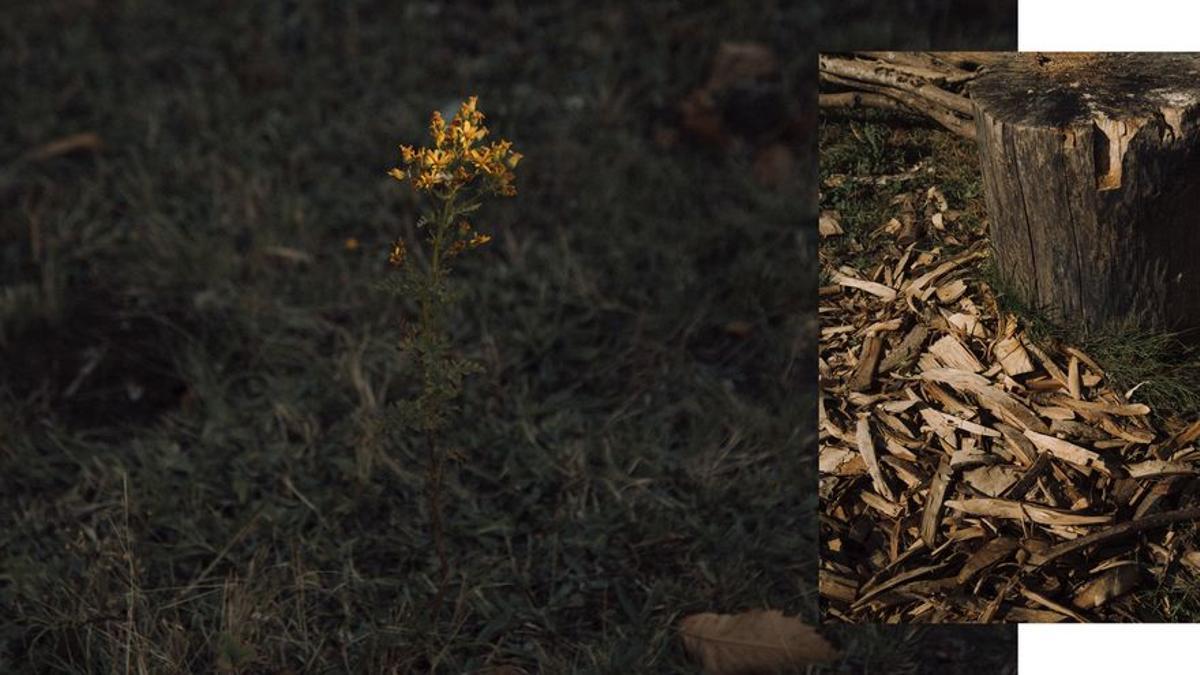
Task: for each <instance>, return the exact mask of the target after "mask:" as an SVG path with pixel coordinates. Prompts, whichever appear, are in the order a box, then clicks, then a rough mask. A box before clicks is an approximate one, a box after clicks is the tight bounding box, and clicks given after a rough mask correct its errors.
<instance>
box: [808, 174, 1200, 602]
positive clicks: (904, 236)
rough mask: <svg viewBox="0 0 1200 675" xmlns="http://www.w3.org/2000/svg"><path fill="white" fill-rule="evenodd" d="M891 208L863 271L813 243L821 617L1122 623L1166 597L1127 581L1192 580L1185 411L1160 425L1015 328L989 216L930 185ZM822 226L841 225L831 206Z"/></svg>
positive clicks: (1193, 430) (1197, 498)
mask: <svg viewBox="0 0 1200 675" xmlns="http://www.w3.org/2000/svg"><path fill="white" fill-rule="evenodd" d="M895 205H896V207H897V214H898V215H897V218H893V219H892V220H891V221H889V223H887V224H884V225H882V226H881V227H880V228H879V229H878V231H876V232H873V233H871V234H870V235H869V238H870V239H871V241H873V242H874V245H873V246H872V247H871V251H870V252H869V253H870V255H869V256H867V257H868V258H869V259H870V260H871V261H872V262H871V264H870V267H869V268H866V269H858V268H854V267H851V266H848V265H846V264H845V261H844V260H835V259H833V257H834V256H833V255H832V254H831V253H829V252H827V251H826V250H825V249H826V247H824V246H823V247H822V266H823V270H824V272H825V278H826V279H827V280H828V282H829V283H828V285H826V286H823V287H822V288H821V291H820V295H821V300H820V316H821V326H822V328H821V346H820V363H819V368H820V378H821V398H820V410H819V415H820V471H821V485H820V494H821V500H822V509H821V511H822V513H821V547H822V561H821V574H820V593H821V596H822V599H823V603H824V604H823V606H824V608H825V610H826V612H827V617H828V618H831V619H835V620H840V621H847V622H874V623H886V622H926V621H928V622H993V621H1017V622H1044V621H1063V620H1074V621H1129V620H1137V619H1139V618H1141V617H1143V616H1146V614H1144V613H1142V612H1141V611H1140V610H1142V609H1145V606H1144V604H1142V605H1139V603H1145V602H1147V600H1146V598H1147V597H1150V598H1157V600H1153V599H1152V600H1149V602H1160V603H1161V602H1169V600H1167V599H1165V598H1166V597H1167V596H1165V595H1164V594H1159V595H1155V594H1141V595H1139V594H1138V593H1136V591H1146V590H1150V591H1153V590H1154V589H1156V588H1160V587H1162V586H1164V585H1166V584H1165V582H1166V581H1169V580H1170V579H1168V577H1171V579H1174V578H1175V576H1174V575H1185V576H1184V577H1182V578H1184V579H1190V577H1188V576H1186V575H1191V574H1195V573H1197V572H1198V571H1200V552H1197V551H1196V550H1195V549H1194V548H1193V546H1194V538H1193V537H1190V536H1182V535H1184V534H1185V533H1186V532H1187V531H1189V529H1190V528H1191V527H1192V524H1193V523H1194V521H1196V520H1197V519H1200V481H1197V480H1195V478H1194V477H1195V476H1196V474H1197V469H1198V467H1200V450H1197V449H1196V447H1195V445H1194V442H1195V441H1196V439H1197V438H1198V437H1200V422H1198V423H1193V424H1191V425H1185V424H1183V423H1178V422H1174V421H1172V422H1162V423H1159V424H1158V425H1157V428H1156V426H1155V425H1154V424H1152V423H1151V416H1150V412H1151V411H1150V409H1149V408H1148V407H1147V406H1146V405H1144V404H1140V403H1134V402H1131V401H1130V397H1131V396H1132V395H1133V394H1132V393H1129V392H1127V393H1124V394H1123V393H1122V392H1118V391H1114V390H1113V388H1112V387H1111V385H1110V383H1109V382H1108V381H1107V379H1106V376H1105V371H1104V368H1103V366H1102V364H1098V363H1096V361H1095V360H1093V359H1092V358H1091V357H1090V356H1089V355H1088V354H1086V353H1084V352H1083V351H1081V350H1079V349H1075V348H1073V347H1070V346H1065V345H1064V346H1058V345H1039V344H1037V343H1035V342H1034V341H1033V340H1032V339H1030V337H1029V336H1028V335H1027V334H1026V333H1025V331H1024V330H1023V329H1022V327H1021V325H1020V323H1019V321H1018V320H1017V319H1016V318H1014V317H1013V316H1011V315H1008V314H1005V313H1003V312H1002V311H1001V310H1000V309H999V308H998V306H997V303H996V300H995V296H994V294H993V293H992V291H991V290H990V289H989V288H988V286H987V284H986V283H985V282H984V281H982V280H981V278H980V273H979V266H980V263H981V261H982V260H984V259H986V258H987V256H988V255H989V253H988V242H987V239H986V231H985V229H986V223H983V224H980V225H978V226H976V227H974V228H967V227H966V226H964V225H962V223H960V222H958V218H957V216H958V214H957V213H955V212H954V211H951V210H949V209H948V207H947V204H946V201H945V198H944V197H942V196H941V195H940V193H938V192H937V189H936V188H932V189H929V190H927V191H917V192H915V193H913V194H902V195H901V196H900V197H898V198H897V200H896V202H895ZM821 234H822V237H824V238H829V237H839V236H843V235H842V233H841V227H840V226H839V224H838V216H837V214H836V213H831V212H826V213H823V214H822V218H821ZM949 251H956V252H954V253H950V252H949ZM857 259H860V260H861V259H863V256H861V255H860V256H857ZM1139 598H1140V600H1139ZM1155 610H1156V612H1157V614H1155V615H1158V616H1161V615H1162V614H1163V613H1164V612H1168V613H1169V611H1170V608H1169V607H1161V606H1160V607H1157V608H1155Z"/></svg>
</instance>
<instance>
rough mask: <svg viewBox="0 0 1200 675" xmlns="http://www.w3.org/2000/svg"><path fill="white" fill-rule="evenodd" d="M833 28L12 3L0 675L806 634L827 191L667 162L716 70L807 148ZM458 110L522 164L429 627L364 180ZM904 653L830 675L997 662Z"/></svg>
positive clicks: (419, 512)
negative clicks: (747, 613) (684, 116)
mask: <svg viewBox="0 0 1200 675" xmlns="http://www.w3.org/2000/svg"><path fill="white" fill-rule="evenodd" d="M816 13H817V10H816V9H815V8H813V9H809V8H807V5H804V6H802V5H800V4H795V5H792V4H790V3H789V4H788V5H786V6H784V5H768V6H767V7H766V8H765V9H764V8H763V7H762V6H758V5H752V4H750V3H718V4H713V5H711V6H707V7H705V8H691V9H688V10H686V11H685V10H684V9H682V8H681V7H679V6H678V5H677V4H676V3H670V2H654V3H627V4H625V3H618V4H607V5H606V4H599V5H582V4H581V5H580V6H578V7H574V8H562V7H559V6H558V5H556V4H553V3H547V4H544V5H542V4H536V5H526V4H524V3H505V2H496V3H481V4H474V3H463V4H459V3H447V4H438V3H424V2H421V3H416V2H414V3H371V2H357V3H318V2H303V1H294V2H263V3H239V2H206V3H192V4H188V5H186V7H185V6H184V5H177V6H175V7H170V8H168V6H167V5H165V4H157V3H145V2H133V1H129V2H112V3H108V2H82V1H80V2H47V3H27V4H24V5H7V6H6V8H5V9H4V10H3V14H2V15H0V100H4V101H5V107H4V116H3V124H0V206H2V210H0V612H2V614H3V618H2V619H0V671H3V672H10V671H29V672H49V671H54V672H63V671H65V672H117V671H119V672H231V673H232V672H244V673H254V672H297V673H299V672H402V673H403V672H444V673H458V672H476V671H480V670H483V669H485V668H489V667H490V668H493V669H495V668H498V667H501V666H505V665H511V666H513V667H518V668H523V669H525V670H527V671H528V672H545V673H559V672H562V673H567V672H612V673H625V672H654V673H671V672H679V673H689V672H695V667H694V666H692V665H691V664H690V663H689V662H688V661H687V660H686V658H685V655H684V654H683V653H682V650H681V649H680V647H679V645H678V640H677V638H676V636H675V631H674V627H673V626H674V624H675V623H676V622H677V620H678V618H679V617H680V616H682V615H684V614H687V613H691V612H696V611H720V612H734V611H740V610H743V609H750V608H761V607H772V608H777V609H782V610H785V611H787V612H789V613H791V614H796V615H800V616H802V617H804V618H806V619H808V620H813V621H815V620H816V600H815V595H816V593H815V584H814V583H813V580H814V578H815V569H816V566H815V564H814V563H815V560H814V556H815V555H816V550H815V546H814V543H815V541H814V538H815V536H816V530H815V526H814V522H813V517H814V510H815V505H816V504H815V502H816V493H815V490H814V489H812V486H815V482H814V481H815V466H813V461H812V458H813V449H814V448H813V441H814V440H815V429H814V428H813V422H812V420H813V419H815V413H814V405H813V404H814V400H815V399H814V398H813V396H812V394H813V392H812V387H811V382H813V381H815V379H814V378H815V368H814V363H813V359H812V358H811V352H812V350H813V349H814V345H815V336H816V332H815V327H816V323H815V317H813V316H812V313H811V312H812V308H813V306H814V305H815V285H816V283H817V279H816V276H815V274H813V273H811V272H810V271H808V270H813V269H815V241H813V240H812V238H810V236H809V233H808V230H807V228H805V227H803V223H804V222H808V221H807V220H806V216H807V214H808V213H809V212H810V211H811V209H812V208H813V207H814V206H815V204H814V203H812V202H813V200H812V197H810V196H808V195H810V194H812V193H813V192H814V190H813V183H812V181H813V179H814V178H815V176H810V175H809V173H808V172H805V171H799V172H798V175H796V176H794V177H793V179H792V180H791V181H789V182H784V183H783V184H781V185H779V186H776V187H773V188H768V187H764V186H763V185H761V184H759V183H758V182H756V181H755V180H754V179H753V178H752V177H751V173H752V171H751V168H750V157H748V156H747V155H746V153H744V152H739V151H737V149H736V148H735V149H734V150H733V151H729V152H722V151H717V150H715V149H713V148H711V147H707V146H704V145H701V144H698V143H689V142H687V141H686V139H685V140H684V141H683V142H679V143H676V144H674V145H670V146H669V147H666V146H664V145H663V144H662V143H659V142H656V140H655V139H656V136H657V134H656V130H658V129H660V128H662V127H667V128H670V127H671V126H672V125H673V124H674V123H675V119H674V115H675V109H676V105H677V103H678V101H679V100H680V99H681V98H682V97H684V96H685V95H686V94H687V93H688V92H689V91H691V90H692V89H694V88H695V87H697V86H698V85H700V84H701V83H702V82H703V81H704V80H705V78H707V77H708V69H709V64H710V63H711V60H712V58H713V55H714V53H715V52H716V50H717V48H718V47H719V45H720V43H721V42H723V41H727V40H736V41H758V42H761V43H764V44H766V45H768V46H771V47H772V48H773V49H774V51H775V52H776V54H777V56H778V57H779V60H780V62H781V75H780V87H781V91H782V94H783V95H782V105H783V106H785V107H786V110H787V111H788V112H789V113H794V112H801V113H802V112H803V110H802V108H803V107H804V106H805V105H807V102H808V99H809V96H808V92H807V88H809V87H811V81H812V74H811V70H810V69H811V68H813V67H814V66H813V63H814V58H813V57H814V54H815V50H814V45H813V43H812V42H811V40H809V39H807V37H806V36H811V35H812V32H813V31H812V29H811V26H813V25H815V21H816V18H817V17H816ZM797 36H800V38H801V39H798V38H797ZM802 90H804V91H802ZM470 94H477V95H478V96H479V97H480V107H481V109H483V110H484V112H486V113H487V114H488V116H489V125H490V126H491V128H492V131H493V133H494V134H495V135H497V136H503V137H506V138H509V139H511V140H512V141H513V143H514V146H515V148H516V149H517V150H519V151H520V152H522V153H524V155H525V157H526V159H525V161H524V162H523V163H522V164H521V166H520V168H519V171H518V181H517V187H518V190H519V194H518V196H517V197H516V198H514V199H512V200H507V201H504V202H502V203H492V204H489V205H486V206H485V207H484V211H483V212H482V214H481V220H485V221H486V223H487V224H488V225H490V226H491V230H490V231H492V232H493V233H494V234H495V236H496V239H495V241H493V242H492V244H490V245H489V246H488V247H485V248H484V249H481V250H480V251H479V252H478V255H474V256H473V257H470V258H465V259H464V260H463V261H462V264H461V265H460V266H459V268H458V269H457V279H458V281H459V283H460V284H461V287H462V289H463V291H464V297H463V302H462V303H461V306H460V310H459V311H458V312H456V314H455V316H454V320H453V322H452V325H453V333H454V339H455V341H456V344H458V345H460V346H461V350H462V352H463V354H464V355H465V356H467V357H469V358H472V359H474V360H476V361H479V362H480V363H482V364H483V366H484V370H483V373H482V374H480V375H477V376H474V377H473V378H472V379H470V380H469V381H468V383H467V386H466V390H465V393H464V397H463V400H462V411H461V414H460V418H459V420H458V421H457V423H456V424H454V425H453V430H452V431H451V432H450V433H449V434H448V436H447V439H446V441H447V444H448V445H450V446H451V447H453V448H454V449H455V451H456V452H455V457H456V458H457V460H456V462H455V463H454V466H453V468H452V470H451V471H450V475H449V477H448V481H449V483H448V486H447V488H446V492H447V499H446V501H447V507H446V511H447V528H448V537H449V552H450V556H451V559H452V561H453V575H452V578H451V587H450V597H449V603H448V604H449V605H450V607H449V611H447V612H444V613H443V614H442V615H441V618H440V619H438V620H434V619H433V618H431V617H430V615H429V613H428V612H427V611H426V605H427V603H428V601H429V599H430V598H431V597H432V595H433V594H434V592H435V585H436V583H435V578H436V570H437V560H436V556H435V555H434V553H433V550H432V547H431V545H430V536H429V517H428V515H429V514H428V513H427V512H426V510H425V507H424V499H423V492H422V490H423V479H424V466H425V464H424V462H425V455H424V453H425V448H424V446H423V444H422V443H420V442H417V439H413V438H410V437H407V436H405V435H404V434H402V433H399V432H397V431H396V430H395V429H391V428H388V427H387V426H386V425H385V424H383V422H382V420H383V419H384V415H383V413H384V412H385V411H386V409H387V408H388V406H389V405H390V404H391V403H393V402H395V401H397V400H399V399H400V398H402V397H404V396H406V395H408V394H409V393H411V382H410V380H409V375H410V374H411V367H410V365H409V364H407V363H406V362H405V361H404V360H403V359H402V358H401V355H400V353H399V352H398V350H397V345H398V344H399V341H400V335H401V333H402V331H403V330H404V328H405V321H406V320H407V317H410V316H411V312H412V306H411V304H410V303H406V302H405V301H403V300H402V299H400V300H398V299H397V298H395V297H394V296H392V295H390V294H388V293H386V292H383V291H382V290H380V288H379V284H380V282H381V281H383V280H384V278H385V276H386V275H387V274H388V273H389V271H390V268H389V267H388V265H387V253H388V250H389V249H390V244H391V242H392V241H393V240H394V239H395V238H396V237H397V236H398V235H405V236H407V237H409V239H410V241H411V240H412V235H413V229H412V228H413V223H414V221H415V219H416V216H417V204H416V202H415V199H414V198H413V197H412V195H411V193H410V192H409V191H408V190H407V189H406V188H405V187H404V186H402V185H400V184H399V183H397V182H395V181H394V180H392V179H391V178H389V177H388V176H387V175H386V171H387V170H388V169H389V168H391V167H393V166H395V165H396V164H397V163H398V162H399V157H398V152H397V145H398V144H399V143H416V142H421V141H422V138H423V135H424V133H425V132H424V127H425V123H426V121H427V119H428V114H429V112H430V111H431V110H433V109H435V108H446V107H448V106H452V105H455V104H457V102H458V101H460V100H461V99H462V98H464V97H465V96H467V95H470ZM79 133H93V134H95V135H96V136H95V137H94V139H98V140H99V142H100V143H99V145H97V144H95V143H94V142H92V140H89V139H91V138H93V137H88V138H85V143H84V145H85V146H86V147H81V148H78V149H76V150H75V151H72V152H65V153H54V152H49V151H47V146H46V144H47V143H50V142H52V141H55V140H57V139H62V138H64V137H67V136H70V135H72V134H79ZM802 145H803V144H802ZM814 147H815V144H814ZM39 151H40V152H39ZM807 154H808V153H807V151H806V148H803V147H802V148H800V149H799V153H798V160H799V163H800V165H801V166H803V165H804V163H805V162H807V161H811V157H807ZM814 234H815V233H814ZM349 239H353V240H355V241H356V242H357V244H358V246H357V247H354V246H351V245H348V244H347V240H349ZM900 630H902V629H896V631H900ZM896 631H891V632H889V631H886V630H884V629H878V630H877V631H875V632H857V633H855V632H852V631H844V632H843V633H841V634H839V633H837V632H836V631H834V637H835V639H838V640H840V642H841V643H842V644H843V645H844V646H846V647H847V657H846V660H845V662H844V663H842V664H840V666H839V669H840V670H844V671H851V672H852V671H858V670H871V671H874V670H879V669H881V668H883V669H891V670H895V671H896V672H923V671H925V670H927V669H928V668H933V667H935V666H934V665H930V664H934V663H935V658H940V659H942V660H937V661H936V667H937V668H938V669H942V668H944V667H951V668H953V667H960V668H966V667H967V665H968V664H970V663H977V662H974V661H973V659H974V658H975V656H976V655H974V654H971V649H969V648H968V647H966V646H964V645H972V644H973V645H976V646H978V644H979V643H980V641H986V640H990V639H992V638H991V637H987V638H983V637H978V636H965V635H949V634H943V635H940V636H938V635H932V634H930V633H922V632H919V631H913V630H911V629H903V631H904V632H896ZM930 636H932V637H930ZM991 636H992V637H995V636H996V634H994V633H993V634H991ZM926 638H929V640H930V642H929V643H925V642H922V640H925V639H926ZM939 640H940V642H938V641H939ZM929 644H939V645H943V647H929V646H928V645H929ZM989 644H992V643H989ZM994 644H996V645H998V646H997V649H996V650H993V651H995V655H996V658H997V659H998V660H997V661H995V662H996V663H1006V662H1008V661H1011V653H1010V649H1011V647H1005V646H1004V645H1005V644H1009V645H1010V644H1011V635H1010V636H1009V640H1008V642H1005V641H1004V638H1000V642H995V643H994ZM983 651H984V652H986V651H987V650H986V649H984V650H983ZM937 654H943V657H936V655H937ZM1006 659H1007V660H1006ZM946 664H950V665H949V666H947V665H946ZM493 672H503V671H499V670H493ZM510 672H520V671H518V670H513V671H510ZM964 672H965V671H964Z"/></svg>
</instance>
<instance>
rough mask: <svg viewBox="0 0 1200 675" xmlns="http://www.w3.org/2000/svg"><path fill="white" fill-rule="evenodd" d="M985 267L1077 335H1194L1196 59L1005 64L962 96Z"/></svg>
mask: <svg viewBox="0 0 1200 675" xmlns="http://www.w3.org/2000/svg"><path fill="white" fill-rule="evenodd" d="M969 91H970V95H971V99H972V101H973V104H974V113H975V125H976V142H977V143H978V146H979V150H980V159H981V165H982V168H983V184H984V192H985V198H986V200H987V208H988V214H989V220H990V222H991V236H992V248H993V252H994V255H995V262H996V267H997V269H998V272H999V276H1000V278H1001V280H1002V281H1004V282H1006V285H1007V286H1009V287H1010V289H1011V290H1013V291H1015V292H1016V294H1017V295H1018V297H1020V298H1021V299H1022V300H1023V301H1024V302H1025V303H1026V304H1027V305H1030V306H1033V307H1036V308H1038V309H1040V310H1042V311H1044V312H1046V313H1048V314H1049V315H1051V316H1052V317H1054V318H1056V319H1057V320H1058V321H1059V322H1062V323H1063V324H1065V325H1083V326H1085V327H1087V328H1089V329H1094V328H1100V327H1103V326H1112V325H1128V324H1127V323H1126V322H1128V321H1136V322H1140V323H1141V324H1142V325H1151V326H1154V327H1156V328H1162V329H1169V330H1188V329H1194V328H1198V327H1200V54H1167V53H1157V54H1152V53H1138V54H1079V53H1073V54H1056V53H1041V54H1039V53H1028V54H1026V53H1022V54H1013V55H1012V56H1011V58H1010V59H1008V60H1007V61H1006V62H1004V63H1003V64H997V65H994V66H993V67H992V68H991V69H990V70H989V71H988V72H986V73H984V74H983V75H981V76H980V77H978V78H977V79H976V80H975V81H974V82H972V83H971V84H970V85H969Z"/></svg>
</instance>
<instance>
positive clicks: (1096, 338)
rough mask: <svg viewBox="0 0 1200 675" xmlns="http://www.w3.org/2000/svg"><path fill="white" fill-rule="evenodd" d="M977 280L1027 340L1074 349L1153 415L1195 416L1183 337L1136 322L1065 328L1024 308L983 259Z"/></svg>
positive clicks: (1197, 390) (1199, 407)
mask: <svg viewBox="0 0 1200 675" xmlns="http://www.w3.org/2000/svg"><path fill="white" fill-rule="evenodd" d="M980 276H981V278H983V279H984V280H985V281H986V282H987V284H988V285H989V286H990V287H991V288H992V290H993V292H994V293H995V294H996V301H997V303H998V304H999V305H1000V307H1001V309H1003V310H1004V311H1007V312H1011V313H1012V314H1014V315H1016V316H1017V317H1019V318H1020V319H1021V321H1022V323H1023V324H1024V325H1025V326H1026V328H1027V330H1028V332H1029V336H1030V338H1031V339H1034V340H1037V341H1040V342H1051V343H1053V342H1057V343H1065V344H1070V345H1074V346H1077V347H1079V348H1080V349H1082V350H1083V351H1084V352H1086V353H1087V354H1089V355H1090V356H1092V358H1094V359H1096V361H1097V362H1098V363H1099V364H1100V365H1101V366H1102V367H1103V368H1104V369H1105V375H1106V377H1107V378H1108V380H1109V382H1110V383H1111V384H1112V386H1113V388H1114V389H1117V390H1119V391H1128V390H1130V389H1133V388H1134V387H1137V390H1136V393H1135V395H1134V398H1135V400H1138V401H1141V402H1144V403H1146V404H1147V405H1149V406H1150V408H1151V409H1152V411H1153V414H1154V415H1155V416H1157V417H1160V418H1161V417H1164V416H1169V415H1178V416H1188V415H1193V414H1196V413H1198V412H1200V350H1198V348H1197V346H1196V345H1195V343H1194V341H1192V342H1189V341H1188V336H1187V335H1185V334H1183V333H1178V332H1170V331H1163V330H1158V329H1153V328H1148V327H1147V326H1148V325H1149V324H1148V323H1147V322H1143V321H1140V320H1137V319H1136V318H1131V319H1127V320H1124V321H1120V322H1113V323H1110V324H1108V325H1105V326H1101V327H1100V328H1093V329H1087V328H1086V327H1084V326H1078V325H1065V324H1063V323H1062V322H1060V321H1057V320H1055V318H1054V317H1053V316H1052V315H1051V313H1050V312H1049V311H1047V310H1046V308H1044V307H1035V306H1030V305H1029V303H1028V302H1027V301H1025V300H1024V299H1023V298H1022V294H1020V293H1018V292H1017V291H1016V289H1014V288H1012V286H1011V284H1008V283H1007V282H1005V280H1004V279H1003V278H1002V277H1001V275H1000V274H999V273H998V270H996V268H995V263H994V262H993V261H992V260H990V259H989V260H988V261H987V262H986V263H985V264H984V265H983V266H982V267H981V268H980Z"/></svg>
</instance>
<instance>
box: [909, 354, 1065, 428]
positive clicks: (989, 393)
mask: <svg viewBox="0 0 1200 675" xmlns="http://www.w3.org/2000/svg"><path fill="white" fill-rule="evenodd" d="M921 379H923V380H929V381H932V382H941V383H943V384H946V385H949V386H951V387H953V388H955V389H958V390H959V391H965V392H967V393H969V394H971V395H973V396H975V398H976V399H977V400H978V401H979V404H980V405H982V406H983V407H985V408H987V409H988V410H990V411H991V412H992V413H993V414H995V415H997V416H999V417H1000V418H1002V419H1007V420H1012V422H1013V423H1014V424H1015V425H1016V426H1020V427H1023V428H1025V429H1030V430H1033V431H1037V432H1039V433H1046V432H1048V431H1050V429H1049V428H1048V427H1047V426H1046V425H1045V424H1044V423H1043V422H1042V421H1041V420H1039V419H1038V417H1037V415H1035V414H1034V412H1033V411H1032V410H1030V409H1029V407H1028V406H1026V405H1025V404H1023V403H1021V402H1020V401H1018V400H1017V399H1015V398H1013V397H1012V396H1011V395H1010V394H1008V393H1006V392H1004V391H1003V390H1001V389H997V388H996V387H993V386H992V384H991V383H990V382H988V381H987V379H986V378H984V377H983V376H981V375H977V374H975V373H971V372H968V371H965V370H956V369H953V368H934V369H930V370H926V371H925V372H923V373H921Z"/></svg>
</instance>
